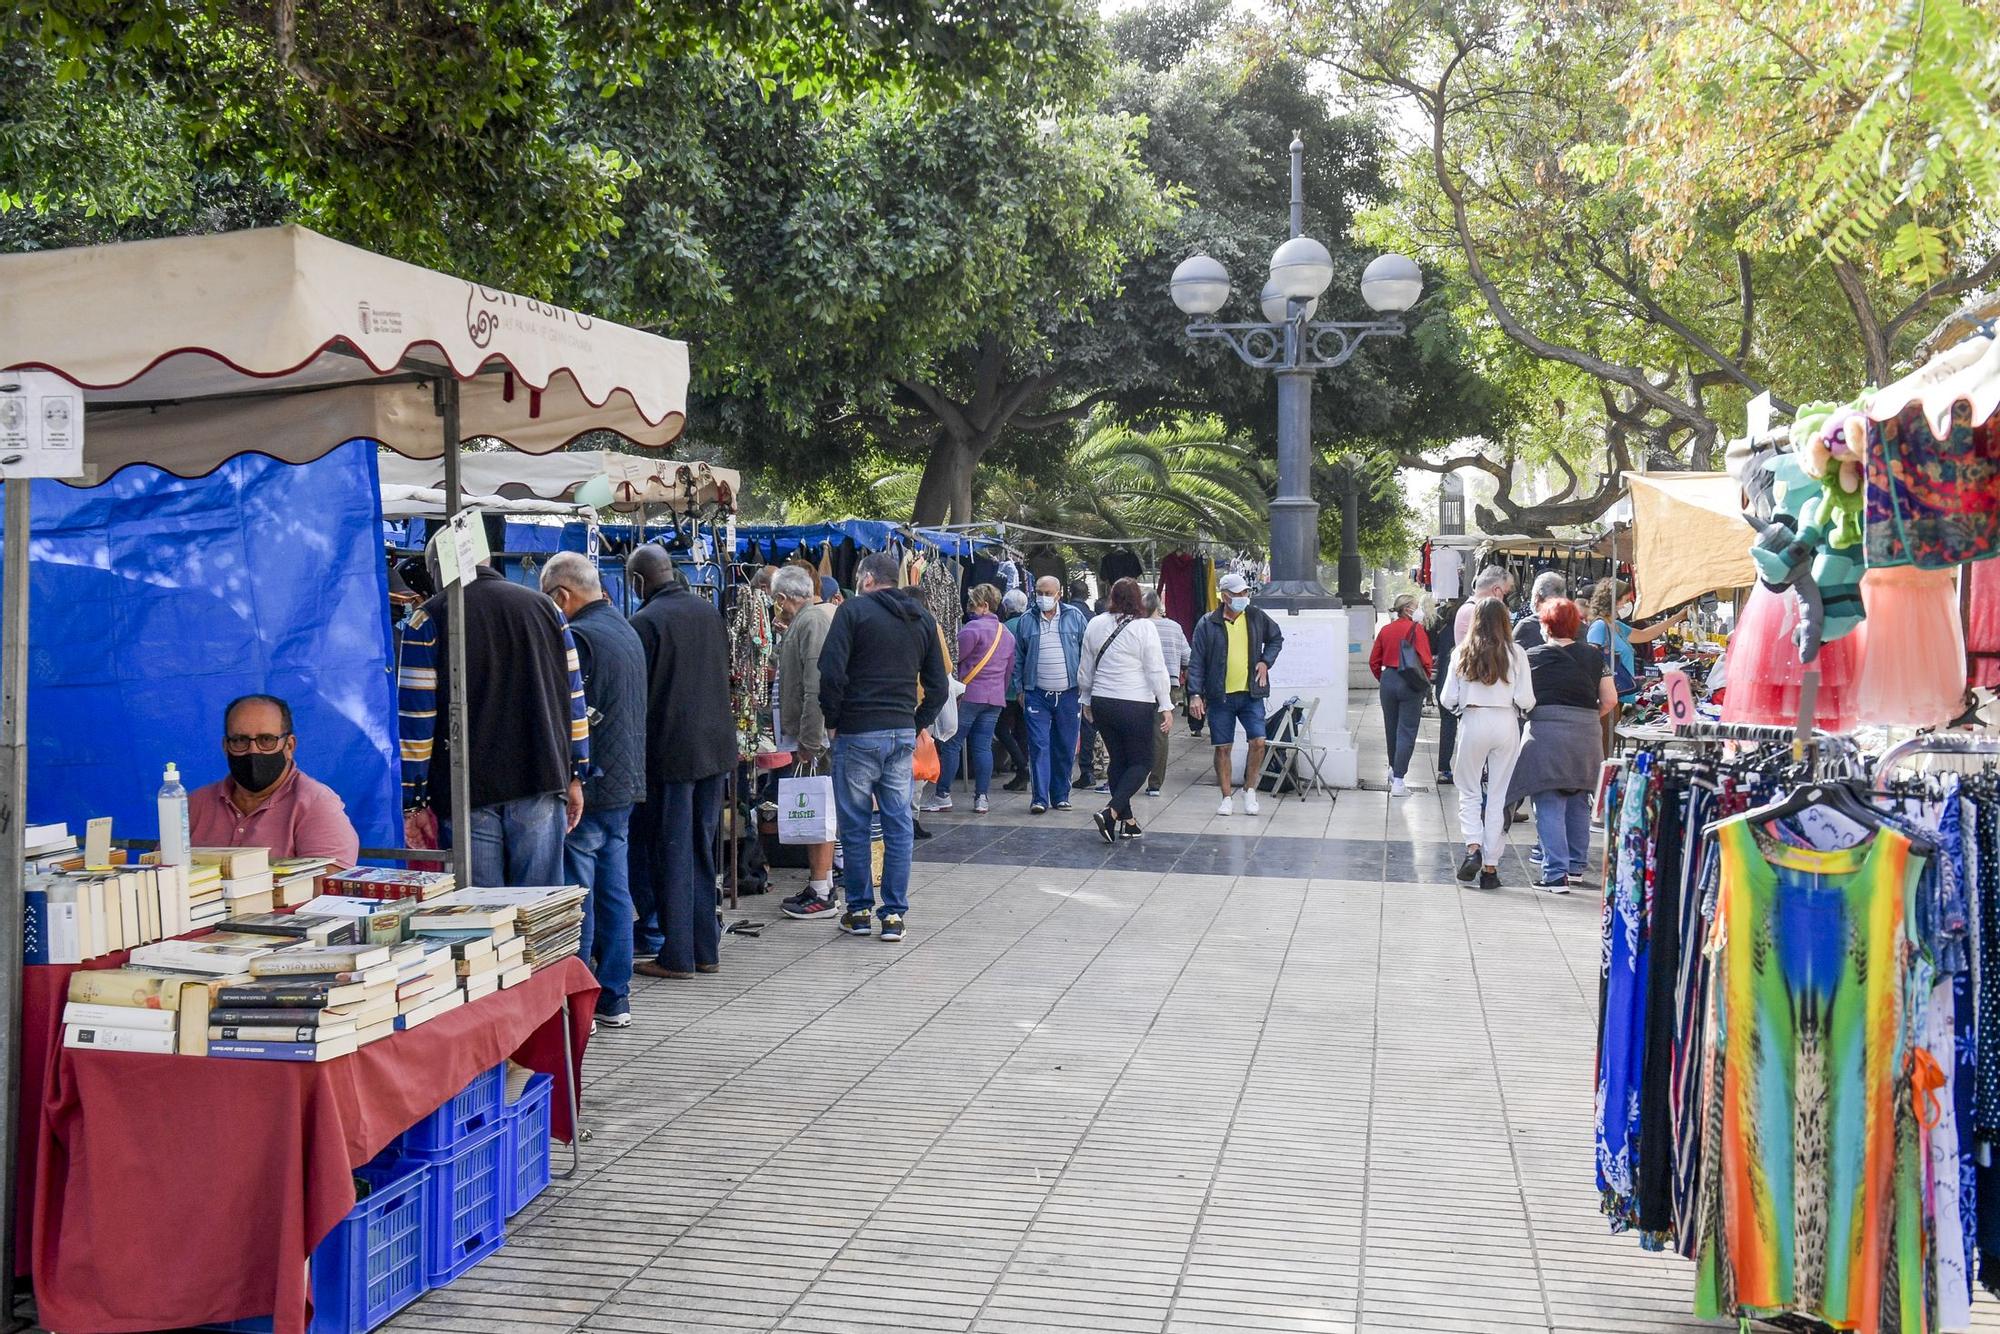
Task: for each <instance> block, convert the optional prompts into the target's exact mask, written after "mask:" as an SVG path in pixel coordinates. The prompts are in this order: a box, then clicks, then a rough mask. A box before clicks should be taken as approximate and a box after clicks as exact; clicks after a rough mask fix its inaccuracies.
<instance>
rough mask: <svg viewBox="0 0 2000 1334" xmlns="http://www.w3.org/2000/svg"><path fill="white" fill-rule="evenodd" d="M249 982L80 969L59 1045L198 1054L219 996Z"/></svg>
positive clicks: (238, 978)
mask: <svg viewBox="0 0 2000 1334" xmlns="http://www.w3.org/2000/svg"><path fill="white" fill-rule="evenodd" d="M248 980H249V976H248V974H238V975H235V976H231V977H194V976H190V975H189V974H187V973H181V972H174V971H171V970H168V969H163V968H137V967H127V968H86V969H83V970H81V971H79V972H76V973H73V974H71V975H70V979H69V1003H68V1004H67V1005H66V1006H65V1007H64V1009H63V1045H64V1046H66V1047H97V1048H104V1049H108V1050H114V1051H151V1052H171V1051H179V1052H180V1053H182V1054H183V1055H188V1056H200V1055H202V1054H203V1053H204V1052H206V1051H207V1050H208V1024H209V1015H210V1013H211V1012H212V1010H213V1008H214V1001H215V997H216V995H217V993H218V992H220V991H221V990H223V989H225V988H227V987H229V986H231V985H234V984H236V983H239V982H246V981H248Z"/></svg>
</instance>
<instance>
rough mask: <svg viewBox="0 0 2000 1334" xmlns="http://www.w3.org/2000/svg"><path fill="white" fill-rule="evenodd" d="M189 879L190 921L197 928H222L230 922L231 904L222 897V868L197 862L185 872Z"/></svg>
mask: <svg viewBox="0 0 2000 1334" xmlns="http://www.w3.org/2000/svg"><path fill="white" fill-rule="evenodd" d="M185 874H186V876H187V878H188V910H189V920H190V921H191V922H192V923H193V924H194V925H195V926H197V927H202V926H220V925H221V924H222V923H223V922H225V921H227V920H229V904H228V902H227V901H226V900H225V899H224V898H223V897H222V868H221V867H220V866H217V865H215V864H214V863H212V862H211V863H210V864H208V865H206V866H204V865H202V864H200V863H199V862H197V863H196V864H195V865H193V866H191V867H189V868H188V869H187V870H186V872H185Z"/></svg>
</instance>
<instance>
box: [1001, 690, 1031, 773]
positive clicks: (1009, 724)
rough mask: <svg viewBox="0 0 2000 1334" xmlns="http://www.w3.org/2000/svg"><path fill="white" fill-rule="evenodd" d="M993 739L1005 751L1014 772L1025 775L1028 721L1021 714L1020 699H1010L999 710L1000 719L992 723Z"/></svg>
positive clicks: (1026, 767) (1026, 769) (1026, 768)
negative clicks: (1005, 705) (1004, 706)
mask: <svg viewBox="0 0 2000 1334" xmlns="http://www.w3.org/2000/svg"><path fill="white" fill-rule="evenodd" d="M993 739H994V740H995V741H997V742H999V743H1000V748H1001V749H1002V750H1003V751H1005V752H1006V753H1007V759H1008V760H1009V761H1010V762H1011V763H1012V764H1013V766H1014V772H1015V773H1017V774H1022V775H1026V773H1027V772H1028V723H1027V720H1026V719H1024V718H1023V717H1022V716H1021V701H1020V700H1019V699H1010V700H1008V701H1007V707H1006V708H1004V709H1002V710H1000V721H999V722H997V723H995V724H994V725H993Z"/></svg>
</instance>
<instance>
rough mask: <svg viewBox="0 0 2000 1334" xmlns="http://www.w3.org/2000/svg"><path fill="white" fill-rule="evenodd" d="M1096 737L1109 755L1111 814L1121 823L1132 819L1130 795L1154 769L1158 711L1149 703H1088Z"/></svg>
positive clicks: (1106, 774)
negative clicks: (1101, 740) (1095, 728)
mask: <svg viewBox="0 0 2000 1334" xmlns="http://www.w3.org/2000/svg"><path fill="white" fill-rule="evenodd" d="M1090 713H1091V716H1092V717H1093V718H1094V719H1095V720H1096V725H1097V734H1098V735H1099V736H1101V737H1103V738H1104V748H1105V749H1106V750H1107V751H1109V752H1110V754H1111V763H1110V764H1109V765H1107V766H1105V768H1106V773H1105V778H1106V779H1107V780H1108V781H1109V782H1110V784H1111V802H1110V805H1111V813H1112V814H1113V815H1116V816H1117V817H1118V818H1119V819H1121V820H1129V819H1131V818H1132V794H1133V793H1134V792H1137V791H1138V790H1139V789H1140V788H1142V787H1144V786H1145V785H1146V774H1147V773H1148V772H1149V771H1150V770H1151V769H1152V767H1153V734H1154V733H1155V732H1157V731H1158V730H1159V727H1160V710H1159V707H1158V706H1157V705H1156V704H1154V702H1153V701H1152V700H1150V699H1105V698H1103V697H1102V696H1099V697H1097V698H1096V699H1093V700H1091V701H1090Z"/></svg>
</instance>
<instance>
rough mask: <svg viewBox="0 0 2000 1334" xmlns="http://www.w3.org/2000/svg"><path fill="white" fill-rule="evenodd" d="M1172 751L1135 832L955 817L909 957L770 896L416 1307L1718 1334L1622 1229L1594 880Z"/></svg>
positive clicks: (971, 1325) (558, 1324)
mask: <svg viewBox="0 0 2000 1334" xmlns="http://www.w3.org/2000/svg"><path fill="white" fill-rule="evenodd" d="M1369 700H1372V696H1371V697H1366V698H1364V699H1363V700H1362V701H1360V703H1359V705H1358V706H1357V709H1356V717H1357V721H1358V722H1359V723H1360V724H1361V735H1362V736H1363V739H1364V763H1363V773H1364V774H1378V773H1379V772H1380V771H1381V763H1380V758H1379V757H1380V752H1381V741H1380V737H1381V727H1380V723H1379V721H1375V720H1374V719H1372V718H1371V717H1370V716H1369V713H1368V710H1367V708H1366V707H1365V706H1366V704H1367V702H1368V701H1369ZM1425 731H1426V734H1427V737H1426V749H1425V751H1424V753H1423V758H1422V759H1421V760H1420V762H1419V770H1420V772H1421V773H1423V774H1428V773H1429V772H1430V754H1431V752H1430V750H1429V741H1430V739H1431V738H1432V737H1434V734H1435V726H1434V723H1432V722H1430V721H1427V722H1426V727H1425ZM1176 747H1177V768H1176V773H1175V775H1174V777H1173V778H1172V779H1171V780H1170V785H1169V792H1168V794H1167V796H1166V797H1163V798H1162V799H1160V800H1159V801H1156V802H1153V803H1151V805H1152V807H1153V810H1152V812H1151V815H1150V818H1149V822H1148V827H1149V833H1148V836H1147V839H1146V840H1145V845H1144V846H1143V847H1142V848H1139V849H1129V848H1121V849H1119V850H1118V851H1117V852H1115V853H1114V852H1111V851H1110V850H1108V849H1105V848H1104V847H1103V845H1102V844H1101V843H1096V842H1093V839H1094V837H1095V835H1094V833H1092V832H1091V831H1088V830H1087V829H1085V828H1084V827H1083V823H1084V822H1083V819H1082V817H1081V815H1080V814H1078V815H1069V816H1062V817H1058V816H1054V815H1051V816H1045V817H1041V818H1040V819H1036V820H1033V821H1032V822H1031V821H1030V817H1028V815H1027V814H1026V806H1025V801H1024V799H1022V798H1018V797H1014V796H1012V795H1009V794H1002V795H1001V796H1000V797H999V799H998V800H997V801H996V810H995V812H994V813H993V814H992V815H989V816H985V817H969V816H960V817H956V818H954V817H933V818H932V819H931V820H930V824H931V826H932V828H933V829H934V830H935V831H936V834H937V837H935V838H934V839H932V840H931V841H930V842H929V843H928V844H927V845H924V851H923V856H922V863H921V864H920V865H919V866H918V867H917V873H916V877H915V888H914V894H913V909H912V912H911V916H910V923H911V934H910V938H909V940H908V941H907V942H906V943H904V944H903V945H902V946H900V947H892V946H887V945H883V944H881V943H880V942H877V941H863V940H856V939H850V938H846V937H842V936H839V935H837V934H835V933H834V931H833V930H832V928H831V927H830V926H829V925H828V924H827V923H825V922H815V923H794V922H788V921H785V920H784V919H782V918H779V917H777V914H776V903H775V896H772V897H767V898H752V899H746V900H745V907H744V909H743V910H742V911H741V912H740V913H738V914H736V916H738V917H748V918H751V919H753V920H755V921H758V922H762V923H764V924H765V925H764V928H763V931H762V934H761V935H760V936H758V937H756V938H754V939H750V938H742V937H733V936H732V937H728V938H727V940H728V945H727V948H726V950H725V953H724V971H723V973H722V974H721V975H720V976H719V977H714V978H703V979H698V980H696V981H694V982H684V983H674V982H654V983H643V984H642V985H641V988H640V989H639V990H638V991H637V993H636V994H635V998H634V1011H635V1014H636V1016H637V1023H636V1025H635V1026H634V1027H633V1028H632V1029H631V1030H629V1031H626V1032H622V1033H611V1032H606V1033H602V1034H600V1035H599V1036H598V1037H597V1038H596V1039H595V1040H594V1041H593V1043H592V1045H591V1048H590V1056H589V1068H588V1072H587V1083H586V1087H585V1094H586V1099H587V1104H586V1117H587V1120H588V1121H589V1123H590V1124H591V1126H592V1127H593V1129H594V1138H593V1139H592V1141H591V1142H590V1143H589V1144H588V1145H586V1146H585V1157H584V1165H583V1169H582V1171H581V1172H580V1173H579V1174H578V1175H577V1177H576V1178H575V1179H574V1180H573V1181H570V1182H567V1183H564V1182H558V1183H557V1184H556V1186H555V1187H554V1188H553V1189H552V1190H551V1191H550V1192H549V1193H548V1194H547V1195H545V1196H544V1197H543V1198H542V1200H541V1201H538V1202H537V1203H536V1204H535V1205H534V1206H532V1207H531V1209H530V1210H529V1211H528V1212H527V1213H525V1214H523V1215H522V1216H521V1217H520V1218H519V1219H517V1220H516V1221H515V1223H514V1225H513V1228H512V1231H511V1236H510V1239H509V1241H508V1243H507V1246H506V1248H505V1249H504V1250H502V1251H501V1252H500V1253H499V1254H498V1255H497V1256H495V1257H494V1258H492V1259H491V1260H488V1261H487V1262H486V1263H484V1264H482V1265H480V1266H479V1267H478V1268H476V1269H475V1270H473V1271H472V1272H471V1273H470V1274H468V1275H466V1276H465V1277H464V1278H462V1279H460V1280H459V1281H458V1283H456V1284H455V1285H453V1286H452V1287H451V1288H449V1289H446V1290H443V1291H439V1292H435V1293H432V1294H430V1295H429V1296H427V1297H425V1298H424V1299H423V1300H422V1301H420V1302H419V1303H418V1304H417V1305H415V1306H414V1307H412V1308H410V1310H409V1311H407V1312H406V1313H405V1314H404V1315H403V1316H401V1317H400V1318H399V1319H398V1320H397V1321H396V1322H395V1323H394V1328H396V1329H399V1330H407V1331H415V1330H452V1331H465V1334H488V1332H489V1331H514V1330H521V1331H537V1332H541V1331H561V1330H569V1329H584V1330H593V1331H595V1330H604V1331H614V1330H615V1331H660V1332H661V1334H667V1332H669V1331H672V1332H675V1334H678V1332H680V1331H737V1330H782V1331H802V1332H803V1331H821V1332H823V1334H847V1332H850V1331H853V1332H860V1331H916V1330H939V1331H947V1330H948V1331H977V1332H979V1334H1017V1332H1021V1334H1025V1332H1026V1331H1058V1330H1068V1331H1084V1330H1088V1331H1132V1332H1133V1334H1148V1332H1152V1331H1173V1332H1174V1334H1195V1332H1196V1331H1212V1332H1213V1334H1241V1332H1242V1331H1252V1330H1271V1331H1301V1332H1306V1331H1314V1332H1317V1331H1327V1332H1329V1334H1331V1332H1333V1331H1352V1330H1365V1331H1369V1332H1370V1334H1378V1332H1379V1334H1388V1332H1389V1331H1425V1332H1427V1334H1429V1332H1438V1331H1525V1330H1562V1331H1566V1332H1567V1331H1576V1332H1578V1334H1581V1332H1582V1331H1600V1330H1602V1331H1659V1330H1681V1329H1699V1328H1713V1327H1712V1326H1703V1325H1700V1324H1698V1323H1697V1322H1695V1321H1693V1320H1692V1319H1690V1318H1688V1317H1687V1316H1686V1315H1685V1314H1684V1313H1685V1312H1686V1311H1687V1309H1688V1293H1689V1287H1690V1271H1689V1267H1688V1266H1687V1265H1685V1264H1684V1263H1683V1262H1681V1261H1679V1260H1678V1259H1674V1258H1670V1257H1662V1256H1658V1255H1648V1254H1645V1253H1642V1252H1641V1251H1640V1249H1639V1247H1638V1246H1637V1244H1636V1243H1635V1242H1632V1241H1630V1240H1629V1239H1625V1238H1614V1237H1612V1236H1610V1235H1608V1234H1607V1232H1606V1230H1605V1226H1604V1223H1603V1220H1602V1219H1601V1218H1600V1217H1599V1215H1598V1213H1597V1209H1596V1201H1595V1197H1594V1194H1593V1191H1592V1188H1591V1158H1590V1144H1591V1135H1590V1125H1591V1060H1592V1050H1593V1034H1592V1026H1593V1016H1594V1012H1595V1005H1596V982H1595V969H1596V960H1597V932H1596V925H1597V909H1596V905H1595V902H1594V899H1593V896H1591V895H1588V894H1585V895H1573V896H1571V897H1569V898H1566V899H1562V898H1553V897H1550V896H1547V895H1538V894H1536V893H1534V892H1533V891H1531V890H1527V889H1524V888H1520V887H1519V886H1521V885H1523V884H1525V882H1526V877H1525V875H1524V874H1521V873H1520V872H1519V871H1518V870H1512V869H1510V874H1509V880H1510V883H1511V885H1512V886H1514V887H1512V888H1509V889H1506V890H1503V891H1501V892H1499V893H1493V894H1483V893H1479V892H1476V891H1463V890H1460V889H1459V888H1458V887H1457V886H1456V885H1455V884H1453V883H1452V882H1451V880H1450V878H1449V875H1448V873H1444V874H1440V872H1441V871H1443V870H1444V868H1445V867H1446V866H1447V865H1448V862H1449V859H1450V848H1451V843H1452V834H1451V829H1452V824H1451V822H1450V821H1449V820H1448V818H1447V812H1446V809H1445V806H1444V804H1443V799H1442V798H1441V797H1440V796H1439V795H1438V794H1437V793H1435V792H1430V793H1419V794H1417V795H1413V796H1411V797H1409V798H1406V799H1403V800H1400V801H1396V802H1391V801H1390V800H1389V798H1388V797H1387V796H1386V794H1384V793H1381V792H1358V793H1346V794H1343V795H1342V796H1341V798H1340V800H1339V803H1338V804H1337V805H1335V804H1332V803H1329V802H1327V801H1326V799H1325V798H1323V797H1322V798H1318V799H1315V800H1314V801H1312V802H1310V803H1302V802H1299V801H1295V800H1294V801H1286V802H1283V803H1278V802H1273V801H1269V800H1266V802H1265V803H1264V814H1263V815H1262V816H1260V817H1258V818H1256V819H1254V820H1250V819H1245V818H1243V817H1241V816H1237V817H1234V818H1232V819H1227V820H1224V819H1220V818H1218V817H1216V816H1215V815H1214V810H1213V808H1214V805H1215V801H1216V796H1215V791H1214V788H1213V787H1212V786H1197V785H1194V783H1193V780H1194V779H1195V777H1196V776H1197V775H1198V774H1199V772H1200V770H1201V767H1202V764H1203V761H1204V760H1205V757H1206V747H1205V745H1202V744H1201V743H1198V742H1197V743H1192V744H1190V743H1188V742H1187V739H1186V738H1185V737H1184V736H1183V737H1180V738H1177V742H1176ZM1450 795H1451V794H1450V790H1449V789H1446V790H1445V793H1444V797H1445V798H1448V797H1449V796H1450ZM789 887H790V884H789V880H788V881H787V882H786V885H785V888H786V889H787V890H789Z"/></svg>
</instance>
